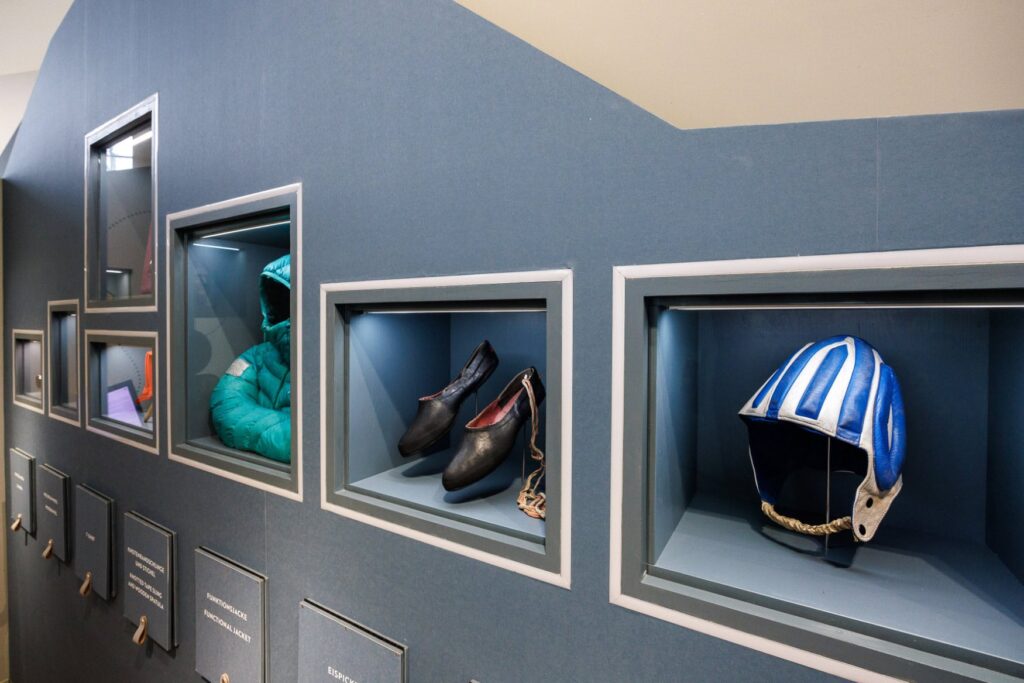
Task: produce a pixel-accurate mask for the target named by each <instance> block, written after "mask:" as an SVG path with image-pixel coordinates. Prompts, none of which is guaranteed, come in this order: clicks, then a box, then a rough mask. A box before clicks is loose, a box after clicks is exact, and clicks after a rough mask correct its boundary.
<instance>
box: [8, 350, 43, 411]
mask: <svg viewBox="0 0 1024 683" xmlns="http://www.w3.org/2000/svg"><path fill="white" fill-rule="evenodd" d="M11 352H12V363H11V367H12V372H13V382H12V389H13V391H12V394H13V399H14V403H15V405H19V406H21V407H22V408H28V409H29V410H34V411H35V412H37V413H41V412H43V390H44V388H45V387H44V385H43V332H42V330H14V331H13V332H12V337H11Z"/></svg>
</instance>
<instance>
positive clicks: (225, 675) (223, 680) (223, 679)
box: [220, 674, 231, 683]
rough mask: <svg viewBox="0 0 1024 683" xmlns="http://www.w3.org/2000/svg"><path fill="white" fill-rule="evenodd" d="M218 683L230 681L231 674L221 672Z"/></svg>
mask: <svg viewBox="0 0 1024 683" xmlns="http://www.w3.org/2000/svg"><path fill="white" fill-rule="evenodd" d="M220 683H231V676H228V675H227V674H221V675H220Z"/></svg>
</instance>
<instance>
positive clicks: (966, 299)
mask: <svg viewBox="0 0 1024 683" xmlns="http://www.w3.org/2000/svg"><path fill="white" fill-rule="evenodd" d="M1007 250H1009V251H1007ZM999 253H1000V256H996V255H995V253H994V252H993V251H992V250H987V251H985V250H984V249H983V250H982V251H978V250H972V249H966V250H951V251H950V252H947V253H945V254H943V253H942V252H938V253H936V252H926V253H923V254H922V253H917V252H909V253H907V254H902V255H901V254H898V253H897V254H888V255H855V256H851V257H816V258H809V259H782V260H776V261H773V260H770V259H768V260H764V261H761V262H746V263H744V262H739V265H737V263H731V264H730V263H724V264H714V263H711V264H679V265H678V266H672V265H670V266H650V267H637V268H625V269H620V270H619V271H618V274H617V287H618V288H619V289H618V291H619V298H618V310H617V311H616V321H617V329H616V334H617V335H618V336H619V339H621V356H620V357H619V358H618V359H617V360H618V363H619V365H618V366H617V370H616V371H617V372H621V373H622V374H621V375H620V376H618V377H617V378H616V379H617V385H616V390H615V398H614V400H615V401H616V404H617V405H618V406H619V408H618V409H619V410H620V411H621V413H620V414H621V423H620V428H621V430H622V431H621V434H622V440H621V441H620V442H616V443H613V458H614V459H615V462H614V463H613V466H614V467H615V470H616V472H617V473H618V475H619V476H620V477H621V489H620V492H621V500H622V501H624V503H623V507H622V508H621V509H619V510H613V562H614V563H617V564H618V565H619V566H618V572H616V571H613V574H612V580H613V583H612V595H613V602H618V603H619V604H625V605H627V606H630V607H632V608H634V609H640V611H648V612H649V613H652V614H656V615H658V616H663V617H667V616H668V615H670V614H671V613H672V612H678V613H680V614H685V615H688V616H690V617H697V618H699V619H703V620H707V621H709V622H718V623H721V624H725V625H727V626H730V627H732V628H735V629H739V630H740V631H748V632H750V633H752V634H755V635H762V636H766V637H768V638H770V639H772V640H777V641H779V642H781V643H784V644H786V645H792V646H796V647H798V648H803V649H807V650H810V651H813V652H816V653H823V654H825V655H826V656H828V657H830V658H835V659H838V660H841V661H844V662H847V663H850V664H854V665H856V666H861V667H865V668H866V669H868V670H873V671H878V672H881V673H886V674H890V675H896V676H900V677H918V676H947V677H956V676H967V677H982V678H988V677H991V676H997V675H1012V676H1021V675H1024V649H1021V647H1020V644H1021V643H1022V642H1024V542H1022V540H1021V536H1020V534H1019V533H1017V532H1015V531H1014V530H1013V529H1012V528H1011V527H1010V526H1009V525H1008V522H1007V520H1011V519H1019V518H1020V515H1021V514H1022V513H1024V508H1022V503H1021V496H1020V495H1019V491H1020V490H1021V487H1022V486H1024V479H1022V478H1021V476H1020V475H1021V469H1020V467H1019V466H1018V465H1016V461H1017V458H1016V453H1017V448H1016V445H1015V444H1016V443H1019V438H1018V437H1019V436H1020V435H1019V431H1020V426H1019V420H1016V419H1015V418H1014V417H1013V416H1014V415H1016V414H1019V409H1020V407H1021V406H1020V399H1019V394H1020V392H1019V386H1020V381H1021V379H1022V378H1024V359H1022V358H1021V354H1020V353H1019V349H1020V348H1021V346H1022V342H1024V265H1020V264H1019V263H1015V262H1012V261H1011V262H1009V263H1000V261H1005V259H1006V258H1007V254H1010V255H1012V253H1014V251H1013V248H1004V250H1002V251H1001V252H999ZM928 259H941V260H940V261H939V262H936V263H931V262H929V261H928ZM958 259H960V260H961V261H962V262H958ZM922 260H923V261H924V262H923V264H922ZM976 260H980V261H981V262H980V263H976V262H975V261H976ZM993 260H994V261H995V262H994V263H993V262H992V261H993ZM780 261H784V262H785V264H784V266H785V268H784V269H783V268H781V267H780V263H779V262H780ZM876 263H877V264H879V265H877V266H876V267H872V264H876ZM759 264H760V265H762V266H763V267H764V269H765V270H764V271H760V270H759V269H758V265H759ZM838 265H842V266H844V267H838ZM816 266H817V267H816ZM731 269H738V270H735V271H734V270H731ZM840 334H851V335H855V336H858V337H861V338H863V339H865V340H867V341H868V342H869V343H871V344H872V345H873V346H874V347H875V348H876V349H877V350H878V351H879V353H880V354H881V355H882V357H883V359H884V360H885V362H886V363H888V364H889V365H890V366H892V367H893V369H894V370H895V372H896V374H897V377H898V378H899V380H900V384H901V386H902V391H903V397H904V401H905V403H906V411H907V413H906V419H907V443H908V447H907V456H906V461H905V464H904V468H903V475H904V488H903V490H902V492H901V493H900V494H899V496H898V497H897V498H896V500H895V501H894V503H893V504H892V507H891V509H890V510H889V513H888V515H887V516H886V518H885V519H884V521H883V522H882V524H881V526H880V528H879V530H878V532H877V534H876V535H875V537H874V539H873V540H871V541H870V542H868V543H857V542H855V541H854V540H853V537H852V535H851V534H850V533H848V532H847V533H841V534H835V535H833V536H831V537H829V538H828V540H827V542H826V541H824V540H823V539H820V538H815V537H808V536H804V535H800V534H796V533H793V532H789V531H786V530H784V529H782V528H781V527H779V526H777V525H776V524H775V523H773V522H771V521H769V520H768V519H767V518H765V517H764V516H763V515H762V514H761V512H760V500H759V498H758V495H757V490H756V486H755V484H754V478H753V472H752V470H751V465H750V458H749V455H748V445H747V430H746V427H745V426H744V424H743V423H742V422H741V420H740V419H739V417H738V415H737V413H738V411H739V409H740V407H741V406H742V405H743V404H744V403H745V402H746V401H747V400H748V399H749V398H750V396H751V395H753V393H754V392H755V391H756V390H757V389H758V388H759V387H760V386H761V385H762V383H764V381H765V380H766V379H767V378H768V377H769V375H771V373H772V372H773V371H774V370H775V369H776V368H777V367H778V365H779V364H780V363H782V362H783V361H785V359H786V358H788V357H789V355H790V354H792V353H793V352H794V351H796V350H798V349H799V348H800V347H802V346H803V345H804V344H806V343H808V342H812V341H817V340H819V339H824V338H827V337H831V336H834V335H840ZM820 439H821V446H822V463H824V462H825V460H826V458H827V453H826V450H825V448H826V446H825V444H826V442H825V439H824V438H823V437H821V438H820ZM862 478H863V473H861V474H860V475H859V476H858V475H853V474H851V473H834V474H833V475H832V477H831V478H829V477H827V476H826V475H825V474H824V472H823V471H817V470H810V471H801V472H798V473H796V474H795V475H793V476H791V477H790V479H789V480H788V481H787V483H786V486H785V487H784V489H783V492H782V495H783V498H782V500H780V503H779V504H780V505H786V506H788V508H789V509H790V510H795V511H797V512H798V513H799V514H798V515H797V516H799V517H800V518H802V519H807V520H808V521H812V522H817V521H823V519H824V517H825V516H826V514H828V515H829V516H830V517H831V518H835V517H838V516H841V515H843V514H849V512H848V511H849V509H850V506H851V504H852V501H853V492H854V489H855V488H856V486H857V484H858V483H859V481H860V479H862ZM829 485H831V495H830V496H826V489H827V487H828V486H829ZM829 498H830V505H831V509H830V511H829V512H828V513H826V501H827V500H829ZM617 573H618V576H619V580H618V582H616V574H617ZM666 609H667V610H668V612H665V611H663V610H666Z"/></svg>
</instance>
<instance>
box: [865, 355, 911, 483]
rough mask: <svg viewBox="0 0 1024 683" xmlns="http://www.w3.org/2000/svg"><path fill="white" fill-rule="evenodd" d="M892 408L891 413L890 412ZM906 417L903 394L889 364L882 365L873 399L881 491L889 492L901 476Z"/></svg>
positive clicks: (876, 461)
mask: <svg viewBox="0 0 1024 683" xmlns="http://www.w3.org/2000/svg"><path fill="white" fill-rule="evenodd" d="M890 411H891V413H890ZM890 414H891V415H892V439H890V438H889V416H890ZM905 419H906V418H905V416H904V414H903V396H902V394H901V392H900V383H899V381H898V380H897V379H896V373H894V372H893V370H892V368H891V367H889V366H888V365H885V366H883V367H882V373H881V375H880V376H879V378H878V394H877V397H876V399H875V424H874V434H872V437H873V438H874V451H875V482H876V483H877V484H878V488H879V489H881V490H882V491H888V490H889V489H891V488H892V487H893V486H894V485H895V484H896V480H897V479H899V477H900V471H901V470H902V469H903V456H904V454H905V451H906V448H905V444H906V441H905V439H904V424H905Z"/></svg>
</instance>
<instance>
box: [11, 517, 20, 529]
mask: <svg viewBox="0 0 1024 683" xmlns="http://www.w3.org/2000/svg"><path fill="white" fill-rule="evenodd" d="M20 528H21V514H20V513H19V514H18V516H17V517H15V518H14V524H12V525H11V531H17V530H18V529H20Z"/></svg>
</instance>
